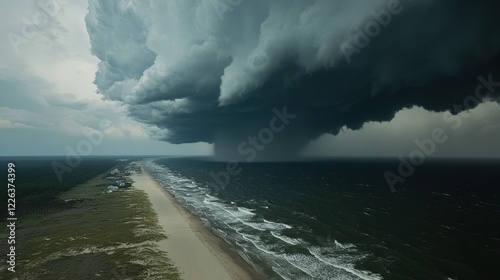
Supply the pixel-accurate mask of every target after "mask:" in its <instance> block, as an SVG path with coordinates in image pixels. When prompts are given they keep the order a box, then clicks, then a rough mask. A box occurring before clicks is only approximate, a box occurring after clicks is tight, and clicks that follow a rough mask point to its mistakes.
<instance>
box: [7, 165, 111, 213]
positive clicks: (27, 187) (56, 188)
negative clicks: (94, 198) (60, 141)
mask: <svg viewBox="0 0 500 280" xmlns="http://www.w3.org/2000/svg"><path fill="white" fill-rule="evenodd" d="M54 161H57V162H61V163H65V159H64V158H20V159H16V160H11V161H9V162H13V163H14V164H15V165H16V167H15V170H16V173H15V175H16V177H15V181H14V185H15V186H16V216H17V217H19V216H24V215H26V214H47V213H53V212H55V211H59V210H61V209H65V208H67V207H70V206H71V205H68V204H67V203H65V202H64V201H63V200H61V199H59V198H58V196H59V195H60V194H61V193H63V192H66V191H69V190H70V189H71V188H73V187H75V186H76V185H78V184H81V183H82V182H85V181H88V180H90V179H91V178H93V177H95V176H97V175H99V174H101V173H102V172H104V171H106V170H108V169H110V168H112V167H113V166H115V165H116V164H117V162H116V159H109V158H108V159H98V158H85V159H84V160H82V162H81V163H80V164H79V165H78V166H77V167H75V168H73V169H72V172H71V173H65V174H64V175H63V176H62V179H63V181H62V182H59V179H58V178H57V176H56V174H55V172H54V170H53V168H52V165H51V164H52V162H54ZM0 164H1V165H0V174H3V176H2V177H3V178H7V175H6V174H7V161H5V160H4V159H2V160H0ZM4 185H5V186H4V187H3V188H0V197H1V199H2V200H5V202H6V201H7V180H6V179H5V182H4ZM6 216H7V203H0V217H2V218H4V217H6Z"/></svg>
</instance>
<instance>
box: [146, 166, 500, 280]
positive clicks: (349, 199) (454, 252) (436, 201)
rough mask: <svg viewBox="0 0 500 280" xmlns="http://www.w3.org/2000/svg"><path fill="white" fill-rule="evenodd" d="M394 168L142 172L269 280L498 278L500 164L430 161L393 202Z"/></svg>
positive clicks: (203, 168)
mask: <svg viewBox="0 0 500 280" xmlns="http://www.w3.org/2000/svg"><path fill="white" fill-rule="evenodd" d="M397 164H398V163H397V162H395V161H361V160H342V161H334V162H300V163H299V162H297V163H252V164H240V166H239V167H241V168H242V172H241V173H240V174H239V175H237V176H232V177H231V178H230V179H231V182H230V183H229V184H228V185H227V187H225V188H222V189H218V188H213V187H212V186H211V185H210V184H211V183H213V180H212V178H211V177H210V176H209V173H210V172H214V173H216V172H219V171H221V170H225V169H226V163H218V162H211V161H207V160H203V159H196V158H192V159H189V158H188V159H161V160H156V161H147V162H146V164H145V167H146V168H147V170H148V171H149V172H151V174H152V175H153V176H154V177H155V178H156V179H157V180H158V181H159V182H160V183H161V184H162V185H163V186H164V187H165V188H166V189H167V190H168V191H169V192H171V193H172V194H173V195H174V196H175V198H176V199H177V200H178V201H179V202H180V203H181V204H182V205H183V206H184V207H186V208H187V209H188V210H189V211H191V212H192V213H194V214H195V215H196V216H198V217H200V218H201V219H202V221H203V222H204V223H205V225H207V226H208V227H210V228H211V229H212V230H213V231H214V232H215V233H216V234H217V235H219V236H220V237H221V238H223V239H224V240H225V241H226V242H227V243H229V244H230V245H231V247H232V248H233V249H234V250H235V251H237V252H238V253H239V254H240V255H241V256H242V257H243V258H244V259H246V260H247V261H248V262H249V263H251V264H252V265H253V266H254V267H255V268H256V269H258V270H259V271H261V272H262V273H263V274H264V275H266V276H267V277H268V278H269V279H443V280H444V279H455V278H456V279H500V278H499V276H500V271H499V268H498V265H497V263H499V262H500V252H499V250H500V249H499V248H500V234H499V232H500V231H499V229H500V221H499V220H500V201H499V197H498V195H499V193H500V191H499V187H500V184H499V183H500V179H499V177H498V176H497V175H496V174H498V168H499V167H500V165H499V162H498V161H497V162H495V161H488V162H473V163H471V162H461V163H451V162H444V161H439V162H430V163H426V164H425V165H424V166H421V167H419V168H418V169H417V171H416V173H415V174H414V175H413V176H412V177H410V178H409V179H408V181H407V182H406V183H405V184H404V185H400V186H398V190H399V191H398V192H396V193H392V192H391V191H390V189H389V187H388V186H387V184H386V181H385V179H384V177H383V173H384V172H385V171H386V170H390V171H393V170H394V169H397Z"/></svg>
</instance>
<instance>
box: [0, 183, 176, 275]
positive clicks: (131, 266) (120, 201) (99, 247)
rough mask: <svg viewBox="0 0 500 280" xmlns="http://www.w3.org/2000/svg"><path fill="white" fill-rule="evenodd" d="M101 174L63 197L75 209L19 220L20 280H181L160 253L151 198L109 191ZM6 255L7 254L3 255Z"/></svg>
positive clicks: (160, 234) (135, 192) (161, 235)
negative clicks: (106, 191) (68, 200)
mask: <svg viewBox="0 0 500 280" xmlns="http://www.w3.org/2000/svg"><path fill="white" fill-rule="evenodd" d="M109 183H110V182H108V181H107V180H105V179H103V178H102V176H98V177H96V178H94V179H92V180H90V181H89V182H87V183H85V184H83V185H80V186H77V187H75V188H73V189H72V190H70V191H68V192H66V193H64V194H62V195H61V196H60V199H63V200H66V199H75V201H74V202H73V205H72V207H71V208H70V209H67V210H63V211H59V212H56V213H51V214H47V215H36V216H35V215H31V216H25V217H22V219H21V218H20V219H19V220H18V223H17V224H18V228H17V236H16V243H17V244H16V245H17V247H16V248H17V254H18V257H17V260H18V262H17V265H16V271H17V272H16V276H18V277H20V279H180V277H179V272H178V270H177V269H176V268H175V267H174V266H173V264H172V263H171V261H170V260H169V259H168V256H166V254H165V253H164V252H162V251H160V250H158V249H157V243H156V242H157V241H160V240H163V239H165V238H166V235H165V234H164V233H163V232H162V230H161V227H160V226H159V225H158V222H157V216H156V213H155V212H154V210H153V209H152V206H151V204H150V202H149V200H148V198H147V194H146V193H144V192H142V191H138V190H136V189H133V188H131V189H127V190H121V191H118V192H114V193H104V190H105V189H106V186H107V185H109ZM1 253H2V254H3V253H4V252H1Z"/></svg>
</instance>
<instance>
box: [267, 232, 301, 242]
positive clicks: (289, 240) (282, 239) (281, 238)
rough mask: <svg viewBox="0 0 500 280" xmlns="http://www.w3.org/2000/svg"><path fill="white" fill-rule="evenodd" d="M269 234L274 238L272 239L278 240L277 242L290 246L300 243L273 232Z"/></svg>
mask: <svg viewBox="0 0 500 280" xmlns="http://www.w3.org/2000/svg"><path fill="white" fill-rule="evenodd" d="M271 234H272V236H274V237H276V238H278V239H279V240H281V241H283V242H286V243H288V244H290V245H299V244H301V243H302V241H301V240H300V239H295V238H290V237H288V236H283V235H280V234H277V233H275V232H274V231H271Z"/></svg>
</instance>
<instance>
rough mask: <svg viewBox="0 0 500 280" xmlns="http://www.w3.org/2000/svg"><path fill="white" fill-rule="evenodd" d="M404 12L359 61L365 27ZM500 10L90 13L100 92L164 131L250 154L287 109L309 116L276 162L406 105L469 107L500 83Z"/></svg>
mask: <svg viewBox="0 0 500 280" xmlns="http://www.w3.org/2000/svg"><path fill="white" fill-rule="evenodd" d="M221 5H222V7H226V8H225V9H222V10H221ZM224 5H225V6H224ZM391 9H392V10H394V11H396V10H397V12H394V13H392V14H391V18H390V21H389V20H388V18H387V16H386V17H385V18H383V19H382V20H385V21H386V22H387V24H379V27H380V30H379V32H378V33H379V34H378V35H377V36H373V37H372V38H370V41H369V43H367V44H366V46H363V47H359V44H358V47H359V48H358V49H357V51H356V52H354V53H352V54H350V55H347V58H346V54H345V52H343V51H342V48H345V47H346V46H350V47H351V49H352V47H353V46H354V47H356V43H355V42H357V41H356V40H358V41H359V38H358V31H357V30H358V29H357V28H356V27H358V28H360V29H362V30H366V28H367V27H368V26H369V25H370V24H373V23H374V22H376V18H377V17H378V16H376V14H378V15H381V13H385V12H383V11H387V10H391ZM499 10H500V3H499V2H498V1H486V0H484V1H474V2H473V1H466V0H462V1H451V0H444V1H430V0H423V1H400V2H397V1H370V2H369V3H367V2H361V1H348V2H346V1H340V0H339V1H332V0H323V1H321V0H317V1H264V0H261V1H245V0H243V1H241V2H239V1H225V0H213V1H196V0H184V1H169V2H164V1H130V2H129V3H126V4H124V3H122V2H120V3H118V2H115V1H94V0H91V1H90V7H89V14H88V15H87V18H86V21H87V28H88V31H89V34H90V39H91V44H92V52H93V53H94V54H95V55H96V56H97V57H98V58H99V59H100V60H101V62H100V64H99V70H98V72H97V74H96V80H95V83H96V85H97V87H98V89H99V90H100V92H101V93H102V94H103V95H104V96H105V97H106V98H109V99H113V100H120V101H123V102H125V103H127V104H128V106H129V111H130V114H131V116H132V117H134V118H135V119H137V120H139V121H141V122H144V123H147V124H151V125H154V126H156V127H158V128H160V129H161V130H160V131H156V135H157V137H158V138H160V139H162V140H165V141H169V142H171V143H193V142H199V141H203V142H209V143H212V142H214V143H215V151H216V153H217V154H218V155H219V156H221V157H223V158H234V159H241V158H242V157H241V155H240V153H238V151H237V147H238V145H239V144H240V143H241V142H242V141H245V140H246V139H247V138H248V136H252V135H256V134H257V133H258V132H259V131H260V130H261V129H263V128H266V127H267V126H268V125H269V121H270V119H272V118H273V112H272V111H273V109H278V110H283V108H284V106H286V108H287V110H288V111H289V112H291V113H293V114H296V115H297V118H296V119H294V120H293V121H292V122H291V123H290V125H288V126H287V127H286V129H285V130H284V131H282V132H280V133H276V135H275V138H274V139H273V141H272V143H270V144H269V145H267V146H266V147H265V149H264V150H263V151H262V153H260V154H259V156H258V159H272V158H277V157H280V158H282V157H284V156H293V155H294V154H296V153H297V152H298V151H300V149H301V148H302V147H303V146H304V145H306V144H307V143H308V142H309V141H310V140H312V139H315V138H317V137H319V136H321V135H323V134H325V133H332V134H336V133H338V132H339V129H341V128H342V127H344V126H347V127H348V128H352V129H359V128H360V127H361V126H362V125H363V124H364V123H365V122H367V121H387V120H391V119H392V118H393V116H394V114H395V113H396V112H397V111H398V110H400V109H402V108H409V107H413V106H414V105H418V106H422V107H423V108H425V109H428V110H432V111H444V110H452V111H457V110H458V111H460V110H465V109H467V107H462V108H461V109H460V108H459V109H457V108H455V107H454V104H456V103H459V104H463V102H464V100H466V98H467V97H468V96H471V95H474V94H475V90H476V87H477V85H478V84H480V82H479V81H478V79H477V77H478V76H479V75H482V76H483V77H484V78H485V79H488V76H489V75H492V76H491V77H492V79H493V80H494V81H500V69H499V66H500V56H499V50H500V31H499V30H498V29H497V28H496V27H497V26H500V17H498V15H497V13H498V11H499ZM385 15H387V13H385ZM382 17H383V16H382ZM379 21H380V19H379ZM382 25H386V26H382ZM374 31H376V30H374ZM365 43H366V42H365ZM484 90H485V89H484V88H483V91H482V93H485V91H484ZM499 93H500V88H498V89H497V90H496V92H494V93H491V94H490V96H491V98H497V97H498V96H499ZM469 101H470V99H469ZM476 105H477V104H473V102H472V103H470V102H469V103H468V106H470V107H475V106H476ZM455 113H457V112H455Z"/></svg>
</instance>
